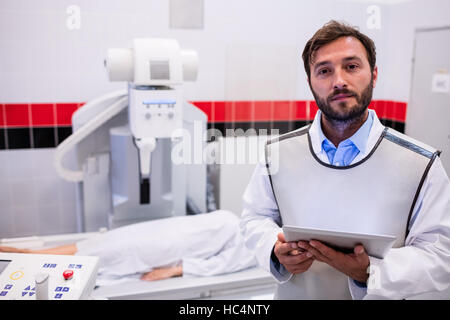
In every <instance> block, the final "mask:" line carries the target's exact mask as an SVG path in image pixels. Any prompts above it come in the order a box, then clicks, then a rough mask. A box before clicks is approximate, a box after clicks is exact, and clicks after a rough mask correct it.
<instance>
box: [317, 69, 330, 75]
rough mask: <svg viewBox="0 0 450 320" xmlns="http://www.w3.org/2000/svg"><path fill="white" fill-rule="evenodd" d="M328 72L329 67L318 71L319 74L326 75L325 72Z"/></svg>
mask: <svg viewBox="0 0 450 320" xmlns="http://www.w3.org/2000/svg"><path fill="white" fill-rule="evenodd" d="M327 73H328V69H320V70H319V72H318V74H319V75H324V74H327Z"/></svg>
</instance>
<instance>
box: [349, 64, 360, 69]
mask: <svg viewBox="0 0 450 320" xmlns="http://www.w3.org/2000/svg"><path fill="white" fill-rule="evenodd" d="M347 68H348V69H350V70H355V69H356V68H358V65H356V64H349V65H348V66H347Z"/></svg>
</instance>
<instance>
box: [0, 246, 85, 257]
mask: <svg viewBox="0 0 450 320" xmlns="http://www.w3.org/2000/svg"><path fill="white" fill-rule="evenodd" d="M0 252H11V253H36V254H61V255H74V254H75V253H76V252H77V246H76V245H75V244H68V245H64V246H59V247H54V248H49V249H41V250H30V249H19V248H13V247H2V246H0Z"/></svg>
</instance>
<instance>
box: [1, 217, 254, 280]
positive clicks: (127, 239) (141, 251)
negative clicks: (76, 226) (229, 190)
mask: <svg viewBox="0 0 450 320" xmlns="http://www.w3.org/2000/svg"><path fill="white" fill-rule="evenodd" d="M2 251H3V252H16V253H38V254H62V255H80V256H98V257H99V258H100V259H99V277H100V276H105V277H110V278H111V277H113V278H114V277H116V278H119V277H124V276H129V275H136V274H140V275H141V277H140V278H141V279H142V280H147V281H154V280H161V279H167V278H170V277H177V276H181V275H195V276H212V275H218V274H225V273H231V272H236V271H239V270H243V269H247V268H249V267H253V266H255V265H256V260H255V257H254V255H253V254H252V252H250V251H249V250H248V249H247V248H246V247H245V246H244V242H243V239H242V238H241V235H240V233H239V218H238V217H237V216H236V215H235V214H233V213H232V212H229V211H225V210H218V211H214V212H210V213H204V214H198V215H192V216H178V217H171V218H166V219H158V220H151V221H147V222H142V223H137V224H133V225H129V226H124V227H121V228H117V229H113V230H110V231H108V232H106V233H102V234H99V235H96V236H94V237H91V238H89V239H86V240H82V241H79V242H77V243H74V244H70V245H64V246H60V247H55V248H49V249H44V250H29V249H17V248H11V247H0V252H2Z"/></svg>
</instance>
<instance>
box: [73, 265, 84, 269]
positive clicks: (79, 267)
mask: <svg viewBox="0 0 450 320" xmlns="http://www.w3.org/2000/svg"><path fill="white" fill-rule="evenodd" d="M82 266H83V265H81V264H77V265H76V267H75V268H76V269H81V267H82Z"/></svg>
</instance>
